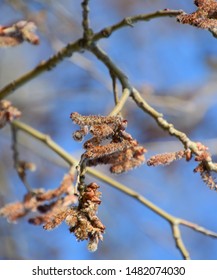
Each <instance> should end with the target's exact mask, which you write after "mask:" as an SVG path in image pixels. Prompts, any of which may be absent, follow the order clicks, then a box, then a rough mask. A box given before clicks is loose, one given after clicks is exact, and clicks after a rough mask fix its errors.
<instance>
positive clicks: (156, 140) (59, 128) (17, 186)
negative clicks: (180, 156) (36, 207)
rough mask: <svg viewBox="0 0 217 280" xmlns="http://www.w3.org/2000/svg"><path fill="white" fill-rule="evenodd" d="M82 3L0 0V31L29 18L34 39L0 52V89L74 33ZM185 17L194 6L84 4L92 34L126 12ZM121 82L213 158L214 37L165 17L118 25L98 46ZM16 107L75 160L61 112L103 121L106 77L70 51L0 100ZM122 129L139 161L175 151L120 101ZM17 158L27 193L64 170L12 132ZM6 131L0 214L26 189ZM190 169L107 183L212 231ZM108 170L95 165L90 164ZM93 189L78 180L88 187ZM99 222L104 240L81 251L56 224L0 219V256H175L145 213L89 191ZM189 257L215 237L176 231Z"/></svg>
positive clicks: (203, 194)
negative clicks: (28, 165) (31, 166)
mask: <svg viewBox="0 0 217 280" xmlns="http://www.w3.org/2000/svg"><path fill="white" fill-rule="evenodd" d="M80 4H81V1H79V0H73V1H69V0H68V1H67V0H63V1H56V0H54V1H42V0H41V1H21V0H19V1H12V0H11V1H0V18H1V22H0V24H1V25H7V24H11V23H12V22H15V21H17V20H21V19H29V20H33V21H35V22H36V24H37V26H38V32H37V33H38V35H39V36H40V39H41V43H40V45H39V46H37V47H35V46H32V45H30V44H28V43H24V44H22V45H20V46H18V47H16V48H10V49H0V61H1V64H0V87H1V88H2V87H4V86H5V85H6V84H7V83H9V82H11V81H12V80H14V79H16V78H18V77H20V76H21V75H23V74H24V73H25V72H27V71H29V70H31V69H33V68H34V67H35V66H36V65H37V64H38V63H39V62H41V61H42V60H46V59H48V58H49V57H50V56H51V55H52V54H54V53H55V52H56V51H57V50H59V49H60V48H61V47H62V46H64V45H65V44H67V43H69V42H73V41H75V40H77V39H78V38H80V37H81V36H82V28H81V7H80ZM164 8H171V9H183V10H184V11H186V12H192V11H194V10H195V6H194V5H193V1H189V0H186V1H169V0H168V1H166V0H162V1H160V0H158V1H157V0H155V1H153V0H152V1H144V0H143V1H142V0H136V1H130V0H120V1H115V0H111V1H100V0H94V1H90V18H91V24H92V27H93V29H94V31H99V30H101V29H102V28H103V27H106V26H108V25H111V24H114V23H116V22H118V21H120V20H121V19H123V18H124V17H126V16H131V15H136V14H140V13H144V14H146V13H149V12H154V11H156V10H159V9H164ZM99 44H100V46H101V47H102V48H103V49H104V50H105V51H106V52H107V53H108V54H109V55H110V57H111V58H112V59H113V61H114V62H115V63H116V64H117V65H118V66H119V67H120V68H121V69H122V70H123V71H124V72H125V73H126V74H127V75H128V77H129V80H130V82H131V84H132V85H133V86H135V87H136V88H138V89H139V90H140V92H141V93H142V96H143V97H144V98H145V99H146V100H147V101H148V102H149V103H150V104H151V105H152V106H153V107H154V108H156V109H157V110H158V111H160V112H162V113H163V114H164V116H165V118H166V119H167V120H168V121H169V122H172V123H173V124H174V126H175V127H177V128H178V129H180V130H182V131H183V132H185V133H186V134H187V135H188V136H189V137H190V138H191V139H192V140H193V141H201V142H203V143H204V144H206V145H208V146H209V147H210V151H211V153H212V154H213V159H214V160H216V159H217V125H216V117H217V113H216V112H217V110H216V109H217V97H216V94H217V82H216V75H217V40H216V39H215V38H214V37H213V36H212V35H211V33H209V32H207V31H205V30H199V29H197V28H194V27H191V26H187V25H181V24H179V23H177V22H176V19H175V18H159V19H154V20H152V21H149V22H140V23H137V24H135V26H134V28H130V27H127V28H123V29H121V30H119V31H117V32H116V33H114V34H113V35H112V36H111V37H110V38H108V39H103V40H101V41H100V42H99ZM8 99H9V100H11V101H12V102H13V104H14V105H16V107H18V108H19V109H20V110H22V112H23V115H22V119H21V120H22V121H24V122H26V123H27V124H29V125H31V126H33V127H34V128H36V129H38V130H40V131H42V132H43V133H46V134H49V135H50V136H51V137H52V139H53V140H54V141H56V142H57V143H58V144H59V145H61V146H62V147H63V148H64V149H65V150H66V151H68V152H69V153H71V154H72V155H73V156H74V157H76V158H78V159H79V157H80V155H81V154H82V153H83V150H82V144H81V143H76V142H74V141H73V139H72V136H71V135H72V132H73V131H75V130H76V129H77V127H76V126H75V125H74V124H72V122H71V120H70V118H69V116H70V113H71V112H79V113H81V114H85V115H89V114H95V115H97V114H102V115H107V114H109V112H110V111H111V110H112V108H113V107H114V100H113V94H112V92H111V80H110V76H109V73H108V71H107V69H106V68H105V67H104V65H102V63H101V62H99V61H97V60H96V58H95V57H93V55H92V54H90V53H79V54H75V55H74V56H73V57H72V58H70V59H65V60H64V61H63V62H61V63H60V64H58V66H57V67H56V68H54V69H52V71H49V72H46V73H44V74H43V75H41V76H40V77H37V78H36V79H34V80H32V81H30V82H28V83H27V84H26V85H25V86H23V87H21V88H20V89H18V90H16V91H15V92H14V93H13V94H12V95H10V96H9V97H8ZM123 115H124V117H125V118H126V119H127V120H128V129H127V131H129V132H130V133H131V134H132V135H133V136H134V138H136V139H137V140H138V141H139V143H140V144H142V145H143V146H144V147H146V148H147V150H148V152H147V154H146V157H147V158H149V157H150V156H152V155H155V154H157V153H164V152H170V151H177V150H179V149H181V148H182V146H181V144H180V143H179V142H178V140H176V138H172V137H171V136H168V135H167V133H166V132H164V131H162V130H161V129H160V128H159V127H158V126H157V125H156V123H155V121H154V120H152V118H151V117H150V116H148V115H146V114H145V113H144V112H142V111H141V110H139V109H138V108H137V107H136V105H135V104H134V103H133V102H132V101H131V100H129V101H128V102H127V104H126V106H125V108H124V109H123ZM19 136H20V138H19V142H20V149H19V150H20V154H21V155H22V158H24V159H28V160H30V161H33V162H35V163H36V165H37V171H36V172H34V173H31V174H29V177H28V180H29V182H30V184H31V186H32V187H34V188H45V189H52V188H56V187H58V185H59V183H60V182H61V180H62V177H63V175H64V174H65V173H66V172H67V170H68V169H67V165H66V164H65V163H64V162H63V160H61V159H60V158H59V157H58V156H57V155H55V154H54V153H53V152H52V151H50V150H49V149H48V148H46V147H44V146H43V145H42V144H41V143H39V142H38V141H36V140H34V139H32V138H30V137H28V136H26V135H24V134H23V133H20V135H19ZM10 147H11V139H10V128H9V127H5V128H4V129H2V130H1V131H0V207H1V206H3V205H4V203H8V202H13V201H17V200H21V199H22V197H23V195H24V194H25V188H24V186H23V184H22V182H20V180H19V178H18V176H17V174H16V172H15V170H14V169H13V161H12V152H11V148H10ZM196 165H197V164H196V163H195V162H194V161H193V160H192V161H190V162H188V163H187V162H185V161H184V160H183V161H178V162H175V163H173V164H171V165H170V166H166V167H162V166H161V167H155V168H154V167H148V166H147V165H146V164H144V165H143V166H141V167H140V168H137V169H135V170H133V171H130V172H128V173H127V174H123V175H119V176H117V175H116V176H115V175H111V176H112V178H114V179H116V180H117V181H119V182H121V183H123V184H125V185H126V186H128V187H130V188H132V189H133V190H135V191H137V192H139V193H140V194H142V195H144V196H145V197H146V198H147V199H149V200H151V201H152V202H153V203H155V204H156V205H158V206H159V207H161V208H162V209H164V210H165V211H167V212H168V213H170V214H172V215H174V216H177V217H180V218H184V219H186V220H189V221H192V222H194V223H197V224H199V225H201V226H203V227H206V228H208V229H210V230H213V231H216V232H217V219H216V213H217V203H216V201H217V193H216V192H215V191H211V190H209V189H208V187H207V186H206V185H205V184H204V183H203V182H202V180H201V178H200V176H199V174H194V173H193V169H194V168H195V167H196ZM97 169H99V170H101V171H102V172H104V173H105V174H108V175H109V176H110V174H109V171H108V168H107V167H106V166H105V167H104V166H101V167H97ZM93 180H94V181H95V180H96V179H92V178H90V177H88V181H89V182H91V181H93ZM100 186H101V188H100V191H101V192H102V203H101V205H100V207H99V213H98V214H99V217H100V218H101V220H102V222H103V224H104V225H105V226H106V233H105V235H104V241H103V242H101V243H100V244H99V248H98V250H97V252H95V253H90V252H88V250H87V248H86V245H87V244H86V242H77V241H76V240H75V237H74V236H73V235H72V234H69V231H68V228H67V226H66V225H65V224H64V223H63V224H62V225H61V226H59V227H58V228H57V229H55V230H53V231H49V232H46V231H45V230H43V228H42V227H40V226H39V227H36V226H32V225H30V224H28V222H27V219H26V218H23V219H22V220H20V221H19V222H18V223H17V224H9V223H7V221H6V220H5V219H3V218H1V219H0V243H1V246H0V259H94V260H98V259H153V260H155V259H165V260H166V259H174V260H178V259H181V255H180V252H179V251H178V250H177V249H176V247H175V244H174V239H173V237H172V234H171V228H170V225H169V224H168V222H167V221H165V220H163V219H162V218H161V217H159V216H158V215H156V214H155V213H153V212H152V211H150V210H149V209H147V208H146V207H145V206H144V205H142V204H140V203H139V202H138V201H136V200H134V199H133V198H132V197H128V196H126V195H124V194H123V193H120V192H119V191H117V190H116V189H114V188H112V187H111V186H109V185H106V184H105V183H100ZM181 231H182V236H183V241H184V242H185V244H186V247H187V248H188V250H189V252H190V255H191V257H192V259H217V240H215V239H212V238H210V237H207V236H205V235H202V234H200V233H197V232H194V231H192V230H191V229H187V228H184V227H181Z"/></svg>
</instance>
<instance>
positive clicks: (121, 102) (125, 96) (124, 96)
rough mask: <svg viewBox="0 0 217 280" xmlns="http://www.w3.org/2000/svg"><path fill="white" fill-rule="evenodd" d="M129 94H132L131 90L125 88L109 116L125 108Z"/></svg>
mask: <svg viewBox="0 0 217 280" xmlns="http://www.w3.org/2000/svg"><path fill="white" fill-rule="evenodd" d="M129 96H130V90H129V89H128V88H125V89H124V90H123V93H122V96H121V98H120V99H119V100H118V102H117V104H116V106H115V107H114V108H113V110H112V111H111V113H110V114H109V116H116V115H118V114H119V113H120V112H121V110H122V109H123V107H124V105H125V103H126V101H127V100H128V98H129Z"/></svg>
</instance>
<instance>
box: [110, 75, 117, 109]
mask: <svg viewBox="0 0 217 280" xmlns="http://www.w3.org/2000/svg"><path fill="white" fill-rule="evenodd" d="M110 76H111V79H112V89H113V95H114V101H115V105H117V103H118V100H119V98H118V88H117V78H116V76H115V75H114V74H113V73H112V72H110Z"/></svg>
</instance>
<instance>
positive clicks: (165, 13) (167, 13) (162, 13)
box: [93, 9, 183, 41]
mask: <svg viewBox="0 0 217 280" xmlns="http://www.w3.org/2000/svg"><path fill="white" fill-rule="evenodd" d="M182 13H183V11H182V10H169V9H165V10H159V11H156V12H154V13H150V14H141V15H136V16H132V17H126V18H124V19H123V20H121V21H120V22H118V23H116V24H114V25H111V26H109V27H106V28H103V29H102V30H101V31H100V32H98V33H95V34H94V35H93V41H98V40H100V39H102V38H107V37H109V36H110V35H111V34H112V33H114V32H115V31H117V30H119V29H120V28H123V27H126V26H130V27H132V26H133V24H134V23H136V22H139V21H149V20H151V19H155V18H159V17H176V16H178V15H180V14H182Z"/></svg>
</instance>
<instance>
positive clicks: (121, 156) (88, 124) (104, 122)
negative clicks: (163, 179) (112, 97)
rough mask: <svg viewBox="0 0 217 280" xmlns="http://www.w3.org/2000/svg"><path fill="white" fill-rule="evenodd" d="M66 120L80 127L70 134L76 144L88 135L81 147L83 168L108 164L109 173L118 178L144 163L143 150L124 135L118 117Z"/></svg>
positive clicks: (124, 126) (78, 117)
mask: <svg viewBox="0 0 217 280" xmlns="http://www.w3.org/2000/svg"><path fill="white" fill-rule="evenodd" d="M70 117H71V119H72V121H73V122H74V123H75V124H77V125H79V126H80V129H79V130H77V131H75V132H74V134H73V138H74V139H75V140H76V141H81V140H83V138H84V136H86V135H87V134H88V133H90V134H91V135H92V138H90V139H89V140H87V141H86V142H85V143H84V145H83V147H84V149H85V150H86V151H85V152H84V153H83V155H82V160H84V161H86V166H96V165H98V164H110V165H111V167H110V171H111V172H112V173H116V174H119V173H122V172H125V171H128V170H130V169H132V168H134V167H137V166H139V165H141V164H142V163H144V161H145V157H144V153H145V152H146V149H145V148H144V147H142V146H139V144H138V142H137V141H136V140H135V139H133V137H132V136H131V135H130V134H129V133H127V132H126V131H125V129H126V127H127V121H126V120H123V119H122V118H121V117H120V116H107V117H106V116H82V115H80V114H79V113H76V112H75V113H72V114H71V116H70Z"/></svg>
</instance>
